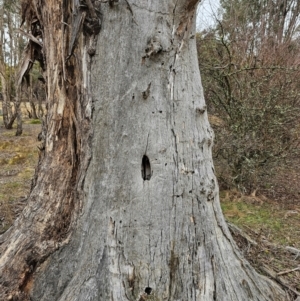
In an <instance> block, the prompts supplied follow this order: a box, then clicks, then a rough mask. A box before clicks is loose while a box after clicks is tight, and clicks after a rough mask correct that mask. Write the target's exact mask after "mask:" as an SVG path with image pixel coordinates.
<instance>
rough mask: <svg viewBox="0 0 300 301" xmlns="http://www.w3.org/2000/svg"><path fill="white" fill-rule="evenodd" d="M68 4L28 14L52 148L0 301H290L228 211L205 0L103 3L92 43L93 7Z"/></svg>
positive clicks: (0, 277)
mask: <svg viewBox="0 0 300 301" xmlns="http://www.w3.org/2000/svg"><path fill="white" fill-rule="evenodd" d="M73 2H74V3H72V1H67V0H65V1H58V0H56V1H54V0H53V1H44V2H43V5H42V6H41V4H40V2H39V1H33V2H32V4H34V5H33V6H32V8H34V9H33V11H32V12H31V13H28V12H27V13H28V15H29V16H31V17H32V18H33V20H34V18H35V16H36V17H37V18H38V20H39V22H40V23H39V25H40V28H42V30H43V47H42V50H43V52H42V53H43V55H44V63H46V65H45V74H44V77H45V80H46V83H47V86H48V99H47V105H48V114H47V121H46V140H45V149H44V150H43V151H42V152H41V158H40V162H39V166H38V168H37V172H36V179H35V181H34V183H33V189H32V192H31V195H30V197H29V200H28V205H27V207H26V208H25V210H24V212H23V214H22V216H20V218H19V219H18V220H17V221H16V223H15V225H14V226H13V227H12V228H11V229H10V230H9V231H8V232H6V233H5V234H4V235H2V237H0V243H1V257H0V269H1V271H0V299H1V300H36V301H46V300H47V301H49V300H53V301H57V300H61V301H62V300H72V301H75V300H78V301H82V300H101V301H102V300H103V301H108V300H131V301H136V300H140V301H142V300H161V301H162V300H170V301H175V300H178V301H179V300H180V301H183V300H189V301H190V300H197V301H200V300H201V301H208V300H209V301H210V300H219V301H226V300H239V301H240V300H259V301H264V300H269V301H271V300H278V301H280V300H286V297H285V295H284V293H283V292H282V291H281V289H280V288H279V287H278V286H277V285H276V284H274V283H272V282H270V281H269V280H268V279H266V278H264V277H262V276H259V275H258V274H257V273H256V272H255V271H254V270H253V269H252V268H251V267H250V266H249V264H248V263H247V262H246V261H245V260H244V259H243V258H242V257H241V255H240V254H239V252H238V250H237V247H236V245H235V243H234V241H233V240H232V237H231V235H230V233H229V231H228V229H227V226H226V223H225V222H224V219H223V216H222V212H221V209H220V205H219V198H218V187H217V182H216V178H215V175H214V170H213V164H212V159H211V146H212V139H213V133H212V130H211V128H210V126H209V124H208V119H207V113H206V107H205V103H204V99H203V92H202V87H201V82H200V75H199V70H198V64H197V56H196V47H195V40H194V34H195V32H194V21H195V11H196V4H197V3H196V2H197V1H195V0H176V1H175V0H174V1H172V0H160V1H146V0H128V1H127V0H120V1H119V3H117V2H115V1H109V3H103V4H101V15H102V16H103V21H102V29H101V31H100V34H99V35H98V42H97V46H96V48H94V47H95V45H96V43H95V42H96V40H95V39H96V34H97V33H98V29H99V27H98V26H97V24H98V22H99V20H98V18H99V17H100V14H99V12H98V10H99V2H97V1H91V2H90V1H88V0H87V1H86V3H87V5H86V7H85V6H81V8H80V9H79V8H78V9H77V8H76V4H77V5H79V2H78V1H76V0H74V1H73ZM93 5H94V6H95V7H96V10H94V9H93ZM35 9H36V10H35ZM83 20H84V21H83ZM34 24H36V23H34ZM66 24H68V25H66ZM81 25H82V26H81ZM77 29H78V30H79V33H80V34H78V35H77V34H76V32H77ZM82 31H83V32H84V33H85V34H84V35H82V34H81V32H82ZM33 32H34V31H33ZM31 43H32V44H31V46H32V47H35V49H36V47H37V45H36V44H34V43H35V42H34V41H32V42H31ZM37 48H38V47H37ZM95 51H96V52H95ZM73 52H74V53H73ZM94 54H95V55H94ZM92 55H94V56H93V57H92ZM66 58H67V59H66ZM45 60H46V61H45ZM92 112H93V113H92Z"/></svg>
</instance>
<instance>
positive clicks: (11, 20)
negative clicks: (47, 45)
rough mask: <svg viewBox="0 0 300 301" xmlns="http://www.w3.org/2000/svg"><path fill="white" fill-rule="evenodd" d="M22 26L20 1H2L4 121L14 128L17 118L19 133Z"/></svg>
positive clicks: (0, 60)
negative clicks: (20, 31) (18, 81)
mask: <svg viewBox="0 0 300 301" xmlns="http://www.w3.org/2000/svg"><path fill="white" fill-rule="evenodd" d="M19 26H20V4H19V1H7V0H2V1H0V45H1V47H0V81H1V94H2V111H3V122H4V126H5V127H6V128H7V129H12V126H13V123H14V121H15V119H16V118H17V121H18V125H17V135H20V134H21V133H22V119H21V111H20V89H19V87H18V86H17V85H16V77H17V69H18V63H19V61H20V54H21V49H22V45H23V44H24V40H23V38H22V37H21V35H20V33H18V32H17V30H16V29H17V28H18V27H19Z"/></svg>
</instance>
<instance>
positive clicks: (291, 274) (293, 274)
mask: <svg viewBox="0 0 300 301" xmlns="http://www.w3.org/2000/svg"><path fill="white" fill-rule="evenodd" d="M40 129H41V125H40V124H39V122H38V121H37V120H29V119H27V120H25V121H24V125H23V134H22V136H20V137H16V136H15V130H6V129H5V128H4V126H3V125H2V117H0V234H1V233H3V232H5V231H6V230H7V229H8V228H9V227H10V226H11V224H12V223H13V221H14V220H15V219H16V217H17V216H18V215H19V214H20V212H21V211H22V209H23V207H24V205H25V204H26V198H27V195H28V194H29V192H30V187H31V179H32V177H33V175H34V171H35V166H36V164H37V160H38V153H39V150H38V146H39V144H40V142H39V141H38V140H37V136H38V133H39V132H40ZM298 183H299V182H298ZM296 184H297V183H296V182H295V185H296ZM220 199H221V207H222V209H223V212H224V215H225V218H226V220H227V221H228V223H230V224H229V225H230V229H231V232H232V234H233V237H234V238H235V240H236V242H237V245H238V246H239V247H240V250H241V252H242V253H243V254H244V256H245V257H246V258H247V259H248V261H249V262H250V263H251V264H252V265H253V266H254V267H255V268H256V269H257V270H258V271H259V272H260V273H263V274H265V275H266V276H268V277H270V278H273V280H275V281H277V282H278V283H280V284H281V285H282V287H283V288H284V289H286V290H287V291H289V293H291V292H293V291H294V293H292V294H294V297H296V296H297V294H299V296H300V293H299V292H300V281H299V279H300V253H297V250H299V249H300V197H299V199H298V200H297V198H294V199H293V201H292V202H289V201H287V200H286V197H285V196H284V195H283V196H282V197H279V198H278V197H276V198H270V196H269V197H266V196H264V195H260V196H255V195H250V196H245V195H242V194H241V193H239V192H237V191H221V192H220ZM236 227H238V228H236Z"/></svg>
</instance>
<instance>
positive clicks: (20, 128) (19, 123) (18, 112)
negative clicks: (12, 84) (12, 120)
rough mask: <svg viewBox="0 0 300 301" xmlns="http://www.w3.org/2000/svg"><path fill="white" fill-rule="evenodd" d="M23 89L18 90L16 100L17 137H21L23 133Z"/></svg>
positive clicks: (18, 88)
mask: <svg viewBox="0 0 300 301" xmlns="http://www.w3.org/2000/svg"><path fill="white" fill-rule="evenodd" d="M20 92H21V87H17V88H16V100H15V110H16V115H17V130H16V136H21V135H22V133H23V126H22V111H21V94H20Z"/></svg>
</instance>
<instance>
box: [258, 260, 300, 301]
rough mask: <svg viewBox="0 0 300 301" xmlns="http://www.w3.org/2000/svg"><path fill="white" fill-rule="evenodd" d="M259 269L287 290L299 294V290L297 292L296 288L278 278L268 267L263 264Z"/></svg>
mask: <svg viewBox="0 0 300 301" xmlns="http://www.w3.org/2000/svg"><path fill="white" fill-rule="evenodd" d="M261 269H262V270H263V271H264V272H265V273H266V274H267V275H268V276H269V277H270V278H272V279H274V280H275V281H277V282H278V283H279V284H280V285H282V286H284V287H285V288H287V289H288V290H290V291H291V292H293V293H294V294H295V295H297V296H300V292H298V291H297V290H295V289H294V288H292V287H290V286H289V285H288V284H286V283H285V281H283V280H282V279H280V278H279V277H278V275H277V274H276V273H275V272H274V271H272V270H271V269H270V268H268V267H266V266H265V265H262V267H261Z"/></svg>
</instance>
